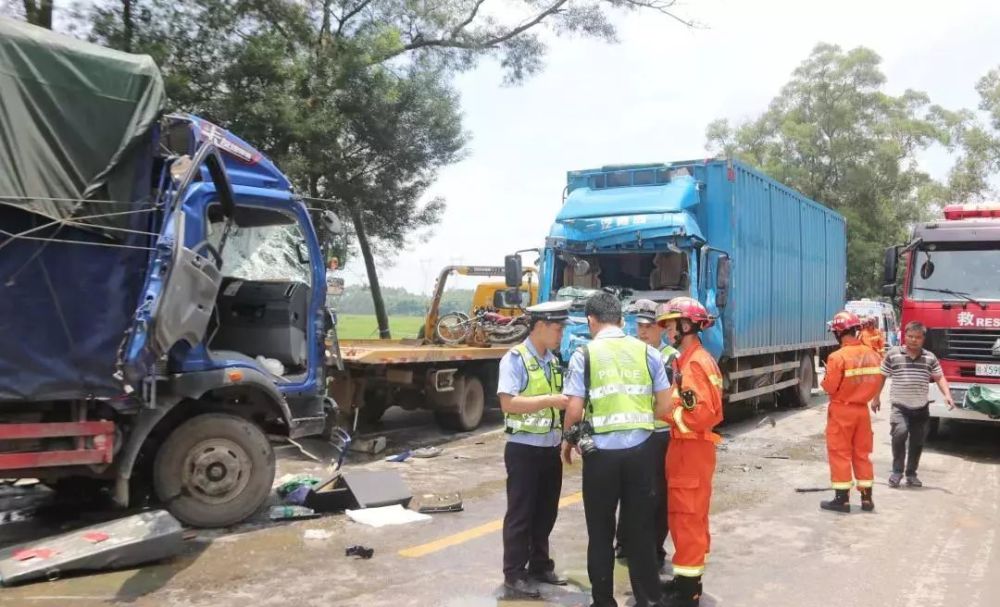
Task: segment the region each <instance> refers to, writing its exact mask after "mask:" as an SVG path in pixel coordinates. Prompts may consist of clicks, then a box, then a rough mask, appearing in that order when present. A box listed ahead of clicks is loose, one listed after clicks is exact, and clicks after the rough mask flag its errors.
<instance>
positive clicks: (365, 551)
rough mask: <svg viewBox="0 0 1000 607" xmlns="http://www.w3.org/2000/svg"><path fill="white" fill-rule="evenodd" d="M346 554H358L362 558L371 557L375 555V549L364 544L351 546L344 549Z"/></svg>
mask: <svg viewBox="0 0 1000 607" xmlns="http://www.w3.org/2000/svg"><path fill="white" fill-rule="evenodd" d="M344 556H356V557H358V558H361V559H370V558H372V557H373V556H375V549H374V548H366V547H364V546H351V547H350V548H348V549H347V550H344Z"/></svg>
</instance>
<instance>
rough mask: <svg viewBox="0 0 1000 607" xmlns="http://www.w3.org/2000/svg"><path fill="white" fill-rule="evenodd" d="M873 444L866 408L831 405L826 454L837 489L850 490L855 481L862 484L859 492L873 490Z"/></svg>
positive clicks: (859, 485) (838, 404)
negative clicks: (852, 481) (864, 489)
mask: <svg viewBox="0 0 1000 607" xmlns="http://www.w3.org/2000/svg"><path fill="white" fill-rule="evenodd" d="M872 443H873V441H872V422H871V418H870V417H869V415H868V407H867V406H866V405H864V404H862V403H845V402H836V401H835V402H832V403H830V407H829V408H828V410H827V420H826V450H827V455H828V456H829V458H830V480H831V481H832V484H833V488H834V489H850V488H851V479H852V478H856V479H857V480H858V487H859V488H866V487H871V486H872V482H873V481H874V479H875V470H874V468H873V467H872V461H871V453H872ZM852 470H853V477H852V474H851V472H852Z"/></svg>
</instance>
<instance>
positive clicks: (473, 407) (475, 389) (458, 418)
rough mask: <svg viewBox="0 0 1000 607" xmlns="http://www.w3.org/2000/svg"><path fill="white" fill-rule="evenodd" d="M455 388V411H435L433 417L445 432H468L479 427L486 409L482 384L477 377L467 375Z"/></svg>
mask: <svg viewBox="0 0 1000 607" xmlns="http://www.w3.org/2000/svg"><path fill="white" fill-rule="evenodd" d="M457 383H459V384H460V385H457V386H456V387H455V388H456V390H458V392H459V393H458V394H456V395H455V396H456V400H457V402H456V403H455V405H456V406H457V410H455V411H441V410H438V411H435V412H434V417H435V418H437V421H438V424H440V425H441V427H442V428H445V429H447V430H457V431H459V432H468V431H469V430H475V429H476V428H478V427H479V422H481V421H482V420H483V410H484V409H485V408H486V396H485V394H484V393H483V382H481V381H480V380H479V378H478V377H473V376H471V375H467V376H465V377H464V378H462V380H461V381H460V382H457Z"/></svg>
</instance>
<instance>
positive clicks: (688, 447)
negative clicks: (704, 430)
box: [667, 434, 715, 577]
mask: <svg viewBox="0 0 1000 607" xmlns="http://www.w3.org/2000/svg"><path fill="white" fill-rule="evenodd" d="M714 474H715V444H714V443H713V442H712V441H711V440H706V439H703V438H682V437H679V436H677V434H674V437H673V438H672V439H671V441H670V447H669V448H668V450H667V526H668V527H669V529H670V537H671V539H672V540H673V542H674V549H675V551H674V557H673V566H674V575H675V576H676V575H682V576H686V577H697V576H700V575H701V574H702V573H703V572H704V571H705V559H706V557H707V556H708V553H709V552H710V551H711V544H712V537H711V534H710V532H709V529H708V508H709V504H710V502H711V500H712V476H713V475H714Z"/></svg>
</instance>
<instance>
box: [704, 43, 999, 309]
mask: <svg viewBox="0 0 1000 607" xmlns="http://www.w3.org/2000/svg"><path fill="white" fill-rule="evenodd" d="M885 82H886V78H885V75H884V74H883V73H882V71H881V58H880V57H879V56H878V55H877V54H876V53H875V52H873V51H872V50H870V49H867V48H855V49H851V50H846V51H845V50H844V49H842V48H840V47H839V46H835V45H831V44H820V45H818V46H817V47H816V48H815V49H814V50H813V52H812V54H811V55H810V56H809V58H808V59H806V60H805V61H804V62H803V63H802V64H801V65H799V67H798V68H797V69H796V70H795V71H794V72H793V74H792V78H791V80H790V81H789V82H788V83H787V84H786V85H785V86H784V87H783V88H782V89H781V92H780V93H779V94H778V96H777V97H775V98H774V100H773V101H772V102H771V104H770V105H769V107H768V109H767V111H765V112H764V113H763V114H762V115H761V116H759V117H757V118H755V119H752V120H748V121H746V122H742V123H740V124H737V125H733V124H732V123H730V122H729V121H728V120H725V119H723V120H717V121H715V122H713V123H712V124H710V125H709V127H708V129H707V133H706V136H707V139H708V148H709V149H710V150H712V151H716V152H721V153H723V154H726V155H734V156H736V157H739V158H741V159H743V160H745V161H747V162H749V163H751V164H753V165H755V166H757V167H759V168H760V169H762V170H763V171H764V172H765V173H767V174H769V175H771V176H772V177H774V178H776V179H778V180H779V181H781V182H783V183H786V184H788V185H789V186H791V187H793V188H795V189H797V190H799V191H801V192H802V193H804V194H805V195H806V196H808V197H810V198H813V199H815V200H818V201H820V202H822V203H823V204H826V205H827V206H830V207H831V208H833V209H835V210H836V211H838V212H840V213H841V214H843V215H844V216H845V217H846V218H847V222H848V233H847V234H848V295H849V297H859V296H871V295H874V294H877V292H878V286H879V284H880V282H881V271H880V268H881V265H880V260H881V256H882V251H883V250H884V248H885V247H886V246H889V245H892V244H896V243H899V242H902V241H903V240H904V239H905V238H906V236H907V228H908V226H909V225H910V224H912V223H913V222H915V221H918V220H920V219H923V218H925V217H926V216H927V215H928V213H929V211H930V210H931V208H932V206H933V205H934V204H941V203H943V202H947V201H948V200H950V199H952V198H953V197H954V196H955V195H958V194H960V193H957V194H953V193H952V191H951V190H950V189H949V188H948V187H947V185H945V184H942V183H939V182H936V181H935V180H933V179H931V178H930V176H928V174H927V173H926V172H924V171H923V170H921V168H920V166H919V164H918V161H917V160H918V155H919V154H920V153H921V152H923V151H924V150H927V149H928V148H930V147H931V146H933V145H944V146H947V147H949V148H952V149H955V148H956V146H958V147H959V148H960V149H961V146H963V145H971V144H973V143H975V146H974V147H975V149H978V145H979V143H978V142H977V141H975V139H974V137H975V136H977V133H976V131H974V130H973V129H972V127H971V126H970V120H971V119H972V116H971V115H970V114H969V113H967V112H949V111H947V110H945V109H943V108H941V107H939V106H936V105H933V104H932V103H931V102H930V98H929V97H928V96H927V95H926V94H925V93H922V92H919V91H912V90H907V91H905V92H903V93H902V94H901V95H891V94H889V93H887V92H886V91H885V89H884V87H885ZM984 82H986V80H984ZM981 87H983V88H984V89H989V84H981ZM990 90H993V89H990ZM966 156H967V157H969V160H968V161H967V162H966V165H967V166H966V169H968V170H963V171H957V172H954V173H953V179H952V181H953V184H952V185H953V186H955V187H957V185H958V182H959V181H960V180H964V181H965V183H966V184H967V185H966V186H965V188H966V189H967V190H978V189H981V188H982V183H983V180H985V179H986V177H985V176H984V175H985V172H984V170H983V169H984V168H985V165H982V164H975V163H979V162H981V161H980V156H979V155H976V156H971V155H969V153H966Z"/></svg>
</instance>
